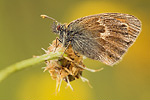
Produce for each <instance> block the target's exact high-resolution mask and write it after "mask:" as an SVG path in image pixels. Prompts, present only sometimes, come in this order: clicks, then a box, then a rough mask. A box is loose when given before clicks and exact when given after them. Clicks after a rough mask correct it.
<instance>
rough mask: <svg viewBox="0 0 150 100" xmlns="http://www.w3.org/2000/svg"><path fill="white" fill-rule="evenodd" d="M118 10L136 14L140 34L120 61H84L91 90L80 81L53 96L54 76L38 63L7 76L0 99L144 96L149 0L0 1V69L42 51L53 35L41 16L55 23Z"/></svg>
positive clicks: (140, 99)
mask: <svg viewBox="0 0 150 100" xmlns="http://www.w3.org/2000/svg"><path fill="white" fill-rule="evenodd" d="M105 12H120V13H128V14H132V15H135V16H137V17H138V18H139V19H140V20H141V21H142V32H141V34H140V36H139V37H138V39H137V41H136V43H135V44H134V45H133V46H132V47H131V48H130V49H129V51H128V52H127V54H126V55H125V56H124V58H123V60H122V61H121V62H120V63H119V64H117V65H115V66H114V67H110V66H106V65H104V64H102V63H101V62H98V61H93V60H90V59H86V60H85V61H84V62H85V64H86V66H87V67H89V68H93V69H98V68H101V67H104V70H103V71H101V72H96V73H91V72H88V71H84V73H83V76H84V77H86V78H88V79H89V80H90V83H91V85H92V86H93V88H92V89H91V88H90V87H89V86H88V84H87V83H83V82H82V81H81V80H80V79H79V80H76V81H73V82H71V85H72V87H73V88H74V91H72V90H71V89H70V88H67V89H66V88H65V87H66V83H65V82H63V83H62V86H61V91H60V92H59V93H58V94H57V96H56V95H55V84H56V82H55V80H52V79H51V77H50V75H49V73H48V72H45V73H43V71H42V69H41V67H44V66H45V65H44V64H38V65H35V66H33V67H30V68H28V69H25V70H21V71H19V72H16V73H14V74H12V75H11V76H9V77H8V78H7V79H5V80H4V81H2V82H1V83H0V100H59V99H60V100H150V31H149V29H150V0H99V1H98V0H97V1H94V0H91V1H88V0H74V1H73V0H0V69H3V68H5V67H7V66H8V65H11V64H13V63H16V62H18V61H21V60H24V59H28V58H31V57H32V56H33V55H42V54H43V53H44V51H43V50H41V48H45V49H46V48H47V47H48V46H49V43H51V42H52V40H54V39H55V37H56V36H57V35H55V34H53V33H52V32H51V29H50V23H52V21H50V20H48V19H42V18H40V15H41V14H47V15H49V16H51V17H53V18H55V19H57V20H58V21H59V22H61V23H69V22H71V21H72V20H75V19H77V18H80V17H84V16H87V15H92V14H98V13H105Z"/></svg>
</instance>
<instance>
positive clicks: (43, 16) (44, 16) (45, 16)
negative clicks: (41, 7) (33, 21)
mask: <svg viewBox="0 0 150 100" xmlns="http://www.w3.org/2000/svg"><path fill="white" fill-rule="evenodd" d="M41 17H42V18H43V19H44V18H49V19H51V20H53V21H55V22H56V23H58V22H57V20H56V19H54V18H52V17H49V16H47V15H41Z"/></svg>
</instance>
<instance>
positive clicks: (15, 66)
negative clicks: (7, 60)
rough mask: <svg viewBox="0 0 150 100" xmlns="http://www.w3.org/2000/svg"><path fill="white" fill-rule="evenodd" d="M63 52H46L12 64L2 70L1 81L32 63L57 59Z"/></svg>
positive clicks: (0, 72)
mask: <svg viewBox="0 0 150 100" xmlns="http://www.w3.org/2000/svg"><path fill="white" fill-rule="evenodd" d="M62 54H63V52H56V53H53V52H51V53H49V54H44V55H41V56H37V57H33V58H30V59H26V60H23V61H20V62H18V63H16V64H13V65H10V66H8V67H6V68H5V69H3V70H1V71H0V82H1V81H2V80H4V79H5V78H6V77H7V76H9V75H10V74H12V73H14V72H16V71H19V70H21V69H24V68H27V67H30V66H31V65H35V64H37V63H40V62H44V61H45V60H52V59H57V58H58V57H60V56H61V55H62Z"/></svg>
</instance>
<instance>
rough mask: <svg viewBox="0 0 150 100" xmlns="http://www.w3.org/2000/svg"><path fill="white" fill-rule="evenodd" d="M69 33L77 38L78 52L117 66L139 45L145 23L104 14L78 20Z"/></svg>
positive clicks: (116, 14)
mask: <svg viewBox="0 0 150 100" xmlns="http://www.w3.org/2000/svg"><path fill="white" fill-rule="evenodd" d="M67 29H68V30H69V31H71V32H73V33H72V34H74V35H73V36H74V38H73V41H72V46H73V48H74V50H76V51H77V52H79V53H81V54H83V55H85V56H87V57H89V58H91V59H95V60H100V61H101V62H103V63H105V64H107V65H113V64H115V63H116V62H118V61H119V60H120V59H121V58H122V56H123V55H124V54H125V52H126V51H127V50H128V48H129V47H130V46H131V45H132V44H133V43H134V42H135V40H136V38H137V37H138V35H139V33H140V31H141V22H140V20H138V19H137V18H136V17H134V16H132V15H128V14H121V13H103V14H98V15H92V16H87V17H83V18H80V19H77V20H75V21H73V22H71V23H70V24H69V25H68V28H67Z"/></svg>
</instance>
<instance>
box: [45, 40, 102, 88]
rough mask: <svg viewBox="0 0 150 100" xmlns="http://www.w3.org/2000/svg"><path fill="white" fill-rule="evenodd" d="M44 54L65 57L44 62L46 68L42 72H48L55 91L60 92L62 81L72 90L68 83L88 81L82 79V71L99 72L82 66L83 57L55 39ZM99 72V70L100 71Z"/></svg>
mask: <svg viewBox="0 0 150 100" xmlns="http://www.w3.org/2000/svg"><path fill="white" fill-rule="evenodd" d="M44 51H45V52H46V53H50V52H64V53H65V54H67V56H63V55H62V56H61V57H59V59H56V60H49V61H46V65H47V66H46V67H45V69H44V71H48V72H49V73H50V75H51V77H52V79H54V80H56V91H60V86H61V82H62V80H64V81H66V82H67V85H68V86H69V87H70V88H71V89H72V90H73V88H72V87H71V85H70V82H71V81H73V80H76V79H79V78H81V79H82V80H83V81H87V82H88V83H89V81H88V80H87V79H86V78H84V77H82V72H83V70H89V71H92V72H95V71H99V70H93V69H89V68H86V67H85V65H84V64H83V56H82V55H81V54H79V53H75V51H74V50H73V49H72V47H71V45H70V46H69V47H68V48H65V47H63V46H62V43H60V42H59V41H58V38H56V39H55V40H54V41H53V42H52V44H51V45H50V46H49V47H48V50H44ZM100 70H101V69H100Z"/></svg>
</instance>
